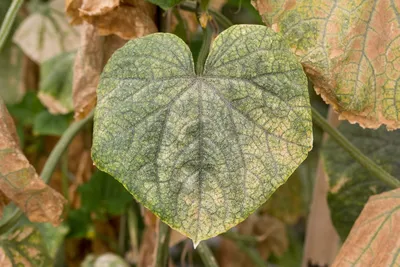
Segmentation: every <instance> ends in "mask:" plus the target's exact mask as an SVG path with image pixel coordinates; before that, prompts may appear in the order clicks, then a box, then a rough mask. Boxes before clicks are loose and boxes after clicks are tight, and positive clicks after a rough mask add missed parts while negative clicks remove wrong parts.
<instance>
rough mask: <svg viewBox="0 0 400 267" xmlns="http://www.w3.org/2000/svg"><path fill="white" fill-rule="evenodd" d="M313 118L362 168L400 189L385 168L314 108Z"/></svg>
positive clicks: (399, 184)
mask: <svg viewBox="0 0 400 267" xmlns="http://www.w3.org/2000/svg"><path fill="white" fill-rule="evenodd" d="M312 118H313V121H314V122H315V124H317V125H318V127H320V128H321V129H322V130H324V131H325V132H326V133H328V134H329V135H330V137H331V138H333V139H334V140H335V141H336V142H337V143H338V144H339V145H340V146H341V147H342V148H343V149H344V150H346V151H347V152H348V153H349V154H350V155H351V156H352V157H353V158H354V159H355V160H356V161H357V162H358V163H360V165H361V166H363V167H364V168H365V169H367V170H368V171H369V172H371V174H373V175H374V176H375V177H377V178H378V179H380V180H382V181H383V182H384V183H386V184H387V185H389V186H390V187H392V188H399V187H400V181H399V180H397V179H396V178H395V177H393V176H392V175H390V174H389V173H388V172H386V171H385V170H384V169H383V168H381V167H380V166H379V165H377V164H376V163H375V162H373V161H372V160H371V159H370V158H368V157H367V156H365V155H364V154H363V153H362V152H361V151H360V150H359V149H358V148H357V147H355V146H354V145H353V144H352V143H350V141H349V140H347V138H346V137H344V136H343V135H342V134H341V133H340V132H339V131H338V130H337V129H335V128H333V127H332V126H331V125H330V124H329V123H328V122H327V121H326V120H325V119H324V118H323V117H322V116H321V114H319V113H318V111H317V110H316V109H315V108H313V107H312Z"/></svg>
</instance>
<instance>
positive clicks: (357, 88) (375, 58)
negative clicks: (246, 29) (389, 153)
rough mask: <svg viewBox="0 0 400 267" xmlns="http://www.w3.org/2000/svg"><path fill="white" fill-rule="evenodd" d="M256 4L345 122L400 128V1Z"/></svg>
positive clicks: (271, 0) (273, 0)
mask: <svg viewBox="0 0 400 267" xmlns="http://www.w3.org/2000/svg"><path fill="white" fill-rule="evenodd" d="M292 2H294V1H290V0H257V1H255V2H254V3H255V4H254V5H255V7H256V8H258V9H259V11H260V14H261V15H262V16H263V19H264V22H265V23H266V24H270V23H273V28H274V29H275V30H277V31H279V32H281V33H282V35H283V36H284V38H285V39H286V40H287V41H288V42H289V44H290V46H291V47H292V50H293V51H294V52H295V53H296V55H297V56H298V57H299V59H300V60H301V63H302V64H303V67H304V69H305V71H306V73H307V74H308V76H309V77H310V79H311V80H312V82H313V83H314V85H315V90H316V91H317V92H318V93H320V94H321V96H322V98H323V99H324V100H325V101H326V102H327V103H329V104H331V105H332V106H333V108H334V109H335V110H336V111H337V112H339V114H340V118H341V119H347V120H349V121H350V122H352V123H355V122H357V123H359V124H360V125H362V126H363V127H368V128H378V127H379V126H380V125H382V124H384V125H386V127H387V128H388V129H396V128H399V127H400V83H399V82H398V81H399V80H400V39H399V38H398V36H400V15H399V14H400V13H399V10H400V1H390V0H371V1H366V0H363V1H348V0H334V1H333V0H330V1H322V0H319V1H315V0H303V1H297V3H296V4H295V5H293V4H291V3H292Z"/></svg>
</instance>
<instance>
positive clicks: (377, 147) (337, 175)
mask: <svg viewBox="0 0 400 267" xmlns="http://www.w3.org/2000/svg"><path fill="white" fill-rule="evenodd" d="M338 129H339V130H340V132H342V133H343V135H344V136H345V137H346V138H347V139H348V140H349V141H350V142H351V143H353V144H354V145H355V146H357V147H358V148H359V149H360V150H361V152H363V153H364V154H365V155H367V156H368V157H369V158H370V159H371V160H373V161H375V162H376V163H377V164H379V165H380V166H382V168H384V169H386V171H388V172H389V173H391V174H392V175H394V177H399V176H400V164H399V163H400V161H399V158H400V131H393V132H388V131H387V130H386V129H384V127H380V128H379V129H377V130H368V129H362V128H361V127H359V126H357V125H351V124H349V123H347V122H346V123H344V122H343V123H342V124H341V125H340V126H339V128H338ZM322 156H323V159H324V165H325V169H326V172H327V174H328V177H329V186H330V192H329V194H328V204H329V207H330V210H331V216H332V221H333V224H334V225H335V227H336V229H337V231H338V233H339V235H340V237H341V238H342V240H345V239H346V237H347V235H348V234H349V232H350V229H351V227H352V226H353V224H354V222H355V221H356V219H357V217H358V215H359V214H360V212H361V210H362V209H363V207H364V205H365V203H367V201H368V198H369V197H370V196H372V195H375V194H378V193H382V192H384V191H387V190H388V189H390V187H389V186H387V185H386V184H385V183H384V182H382V181H381V180H379V179H378V178H376V177H374V176H372V175H371V174H370V173H369V172H368V171H367V170H366V169H365V168H363V167H362V166H361V165H360V164H358V163H357V162H356V161H355V160H354V159H353V158H352V157H351V156H350V155H349V154H348V153H347V152H346V151H344V149H343V148H341V147H340V146H339V145H338V144H337V143H336V142H335V141H334V140H332V139H331V138H329V139H328V140H327V142H326V143H325V144H324V146H323V148H322Z"/></svg>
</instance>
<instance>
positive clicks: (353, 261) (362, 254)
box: [332, 189, 400, 267]
mask: <svg viewBox="0 0 400 267" xmlns="http://www.w3.org/2000/svg"><path fill="white" fill-rule="evenodd" d="M399 251H400V189H395V190H392V191H388V192H385V193H382V194H379V195H375V196H372V197H371V198H370V199H369V201H368V202H367V204H366V205H365V207H364V209H363V211H362V212H361V214H360V216H359V217H358V219H357V221H356V222H355V224H354V226H353V228H352V229H351V232H350V234H349V236H348V238H347V239H346V242H345V243H344V244H343V246H342V248H341V250H340V252H339V254H338V256H337V257H336V259H335V262H334V263H333V265H332V266H335V267H339V266H340V267H346V266H360V267H361V266H376V267H380V266H399V264H400V253H399Z"/></svg>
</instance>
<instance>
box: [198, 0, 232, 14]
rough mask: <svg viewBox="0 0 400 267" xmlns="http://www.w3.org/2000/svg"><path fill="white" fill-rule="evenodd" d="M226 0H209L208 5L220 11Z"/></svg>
mask: <svg viewBox="0 0 400 267" xmlns="http://www.w3.org/2000/svg"><path fill="white" fill-rule="evenodd" d="M226 2H227V0H211V1H210V4H209V7H210V8H212V9H214V10H216V11H221V9H222V7H223V6H224V5H225V4H226ZM192 13H193V12H192Z"/></svg>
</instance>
